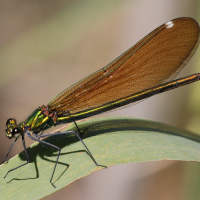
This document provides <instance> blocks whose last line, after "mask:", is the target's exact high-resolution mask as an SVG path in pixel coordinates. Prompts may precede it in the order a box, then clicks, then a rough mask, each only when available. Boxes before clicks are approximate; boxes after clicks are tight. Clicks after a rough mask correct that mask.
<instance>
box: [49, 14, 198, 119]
mask: <svg viewBox="0 0 200 200" xmlns="http://www.w3.org/2000/svg"><path fill="white" fill-rule="evenodd" d="M198 44H199V25H198V23H197V22H196V21H195V20H194V19H192V18H178V19H175V20H172V21H169V22H168V23H165V24H163V25H161V26H160V27H158V28H157V29H155V30H154V31H152V32H151V33H150V34H148V35H147V36H146V37H144V38H143V39H142V40H140V41H139V42H138V43H137V44H135V45H134V46H133V47H131V48H130V49H128V50H127V51H126V52H124V53H123V54H122V55H120V56H119V57H118V58H116V59H115V60H114V61H112V62H111V63H110V64H108V65H107V66H106V67H104V68H102V69H101V70H99V71H97V72H95V73H93V74H91V75H89V76H88V77H86V78H84V79H82V80H81V81H79V82H78V83H76V84H74V85H72V86H71V87H69V88H67V89H66V90H64V91H63V92H61V93H60V94H59V95H58V96H57V97H56V98H55V99H53V100H52V101H51V102H50V103H49V106H50V108H51V109H53V110H56V112H57V114H58V116H61V115H65V114H66V115H67V114H68V112H66V111H69V112H70V113H71V114H74V113H78V112H82V111H85V110H88V109H94V108H97V107H99V106H100V105H104V104H107V103H109V102H113V101H116V100H119V99H121V98H125V97H127V96H129V95H131V94H134V93H137V92H140V91H143V90H146V89H149V88H152V87H154V86H157V85H160V84H162V83H165V82H167V81H170V80H172V79H173V78H174V77H175V76H176V75H177V74H178V73H179V72H180V70H181V69H182V68H183V67H184V66H185V65H186V64H187V62H188V61H189V59H190V58H191V57H192V55H193V54H194V52H195V50H196V48H197V47H198ZM132 103H134V102H132Z"/></svg>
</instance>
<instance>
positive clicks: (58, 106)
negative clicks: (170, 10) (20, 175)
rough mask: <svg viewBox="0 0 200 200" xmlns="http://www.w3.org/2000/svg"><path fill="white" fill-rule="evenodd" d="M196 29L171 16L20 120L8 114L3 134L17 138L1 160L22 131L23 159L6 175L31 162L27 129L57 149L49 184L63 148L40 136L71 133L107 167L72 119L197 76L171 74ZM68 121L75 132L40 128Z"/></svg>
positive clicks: (184, 58) (190, 49)
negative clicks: (136, 41) (88, 145)
mask: <svg viewBox="0 0 200 200" xmlns="http://www.w3.org/2000/svg"><path fill="white" fill-rule="evenodd" d="M199 30H200V29H199V25H198V23H197V22H196V21H195V20H194V19H192V18H186V17H185V18H178V19H174V20H172V21H169V22H167V23H165V24H163V25H161V26H160V27H158V28H157V29H155V30H154V31H152V32H151V33H149V34H148V35H147V36H146V37H144V38H143V39H142V40H140V41H139V42H138V43H137V44H135V45H134V46H132V47H131V48H130V49H128V50H127V51H125V52H124V53H123V54H121V55H120V56H119V57H117V58H116V59H115V60H114V61H112V62H111V63H109V64H108V65H107V66H105V67H104V68H102V69H100V70H98V71H96V72H95V73H93V74H91V75H89V76H87V77H86V78H84V79H82V80H80V81H79V82H77V83H76V84H74V85H72V86H71V87H69V88H67V89H66V90H64V91H63V92H61V93H60V94H59V95H58V96H56V97H55V98H54V99H53V100H52V101H51V102H50V103H49V104H48V105H42V106H40V107H38V108H37V109H36V110H35V111H34V112H33V113H32V114H31V115H30V116H29V117H28V118H27V119H26V120H25V121H24V122H22V123H19V124H17V122H16V120H15V119H13V118H10V119H8V120H7V122H6V126H7V128H6V136H7V137H8V138H9V139H11V138H15V141H14V143H13V144H12V146H11V147H10V149H9V151H8V153H7V155H6V158H5V160H4V161H3V162H5V161H6V159H7V156H8V154H9V152H10V151H11V149H12V147H13V146H14V144H15V142H16V141H17V140H18V139H19V138H20V137H21V138H22V142H23V147H24V151H25V154H26V158H27V162H26V163H24V164H22V165H20V166H18V167H16V168H14V169H11V170H9V171H8V172H7V174H6V175H5V177H6V176H7V175H8V173H10V172H11V171H14V170H16V169H18V168H20V167H22V166H24V165H26V164H28V163H29V156H28V153H27V150H26V145H25V138H24V136H25V135H27V136H28V137H29V138H31V139H32V140H35V141H38V142H40V143H42V144H45V145H47V146H50V147H53V148H54V149H56V150H57V151H58V155H57V159H56V163H55V166H54V169H53V173H52V176H51V178H50V182H51V184H52V185H53V186H54V184H53V183H52V179H53V176H54V172H55V169H56V165H57V163H58V159H59V156H60V151H61V149H60V148H59V147H57V146H55V145H53V144H50V143H47V142H46V141H43V140H40V138H42V137H46V136H52V135H60V134H68V133H74V134H76V136H77V137H78V139H79V140H80V141H81V142H82V144H83V145H84V147H85V148H86V150H87V152H88V153H89V155H90V156H91V158H92V160H93V161H94V163H95V164H96V165H97V166H102V167H105V166H104V165H99V164H98V163H97V161H96V160H95V158H94V157H93V156H92V153H91V152H90V151H89V149H88V148H87V146H86V144H85V143H84V142H83V141H82V139H81V136H80V135H82V134H83V132H81V131H80V130H79V127H78V126H77V124H76V121H77V120H80V119H83V118H86V117H90V116H93V115H97V114H100V113H103V112H106V111H110V110H113V109H117V108H119V107H122V106H127V105H130V104H135V103H137V102H139V101H141V100H143V99H146V98H148V97H151V96H153V95H155V94H159V93H162V92H165V91H168V90H171V89H174V88H177V87H179V86H183V85H186V84H189V83H192V82H195V81H198V80H199V79H200V73H197V74H193V75H190V76H188V77H184V78H180V79H177V80H174V81H172V79H173V78H174V77H175V76H176V75H177V74H178V73H179V72H180V71H181V69H183V67H184V66H185V65H186V64H187V63H188V61H189V60H190V58H191V57H192V56H193V54H194V52H195V50H196V49H197V47H198V44H199ZM69 122H74V123H75V125H76V127H77V129H78V132H77V131H65V132H56V133H48V134H43V132H44V131H45V130H47V129H48V128H50V127H52V126H55V125H59V124H63V123H69ZM79 134H80V135H79ZM3 162H2V163H3ZM5 177H4V178H5ZM54 187H55V186H54Z"/></svg>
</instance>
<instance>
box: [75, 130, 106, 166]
mask: <svg viewBox="0 0 200 200" xmlns="http://www.w3.org/2000/svg"><path fill="white" fill-rule="evenodd" d="M75 133H76V136H77V137H78V139H79V140H80V141H81V142H82V144H83V145H84V147H85V148H86V150H87V152H88V153H89V155H90V157H91V158H92V160H93V161H94V163H95V164H96V166H100V167H105V168H107V166H104V165H99V164H98V163H97V162H96V160H95V159H94V157H93V155H92V153H91V152H90V150H89V149H88V148H87V146H86V145H85V143H84V142H83V140H82V139H81V137H80V136H79V134H78V133H77V132H76V131H75Z"/></svg>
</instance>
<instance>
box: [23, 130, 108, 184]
mask: <svg viewBox="0 0 200 200" xmlns="http://www.w3.org/2000/svg"><path fill="white" fill-rule="evenodd" d="M69 133H73V134H74V133H75V134H76V136H77V137H78V139H79V140H80V141H81V142H82V144H83V145H84V147H85V148H86V150H87V152H88V153H89V155H90V157H91V158H92V160H93V161H94V163H95V164H96V166H101V167H106V168H107V166H104V165H99V164H97V162H96V160H95V159H94V157H93V156H92V154H91V152H90V151H89V149H88V148H87V146H86V145H85V143H84V142H83V140H82V139H81V137H80V136H79V134H78V133H77V132H76V131H66V132H56V133H48V134H44V135H40V138H41V137H47V136H55V135H62V134H69ZM27 136H28V137H29V138H31V139H32V140H35V141H38V142H40V143H43V144H46V145H49V146H51V147H53V148H56V149H57V150H58V156H57V159H56V164H55V166H54V170H53V173H52V176H51V179H50V183H51V184H52V185H53V187H55V185H54V184H53V183H52V179H53V176H54V173H55V170H56V165H57V163H58V158H59V156H60V151H61V149H60V148H59V147H57V146H55V145H52V144H50V143H47V142H45V141H43V140H39V139H37V138H33V137H31V135H30V133H29V132H27Z"/></svg>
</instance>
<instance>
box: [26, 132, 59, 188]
mask: <svg viewBox="0 0 200 200" xmlns="http://www.w3.org/2000/svg"><path fill="white" fill-rule="evenodd" d="M26 134H27V136H28V137H29V138H31V139H32V140H35V141H38V142H40V143H42V144H45V145H48V146H50V147H53V148H55V149H56V150H57V151H58V156H57V159H56V163H55V166H54V169H53V173H52V175H51V179H50V183H51V184H52V186H53V187H54V188H56V186H55V185H54V184H53V183H52V179H53V176H54V173H55V170H56V166H57V163H58V158H59V156H60V151H61V149H60V148H59V147H57V146H55V145H53V144H50V143H48V142H45V141H43V140H39V139H37V138H34V137H32V136H31V135H30V133H29V132H27V133H26ZM50 135H56V134H54V133H53V134H45V135H41V136H40V137H46V136H50Z"/></svg>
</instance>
